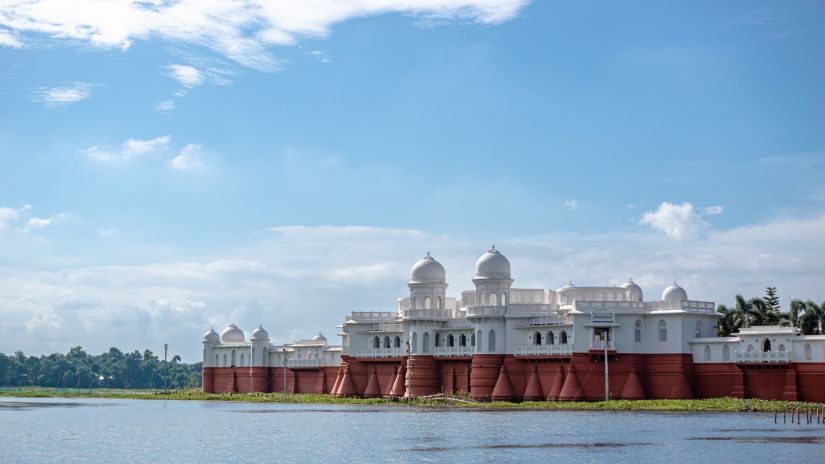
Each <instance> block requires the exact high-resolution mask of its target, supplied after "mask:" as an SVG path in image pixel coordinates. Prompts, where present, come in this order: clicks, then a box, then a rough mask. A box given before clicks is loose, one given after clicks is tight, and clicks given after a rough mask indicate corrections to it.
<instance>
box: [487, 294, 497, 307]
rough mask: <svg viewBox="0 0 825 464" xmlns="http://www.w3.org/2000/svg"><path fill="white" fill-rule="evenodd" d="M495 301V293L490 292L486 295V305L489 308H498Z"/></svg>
mask: <svg viewBox="0 0 825 464" xmlns="http://www.w3.org/2000/svg"><path fill="white" fill-rule="evenodd" d="M496 300H497V298H496V294H495V293H493V292H490V294H489V295H487V304H488V305H490V306H498V303H497V301H496Z"/></svg>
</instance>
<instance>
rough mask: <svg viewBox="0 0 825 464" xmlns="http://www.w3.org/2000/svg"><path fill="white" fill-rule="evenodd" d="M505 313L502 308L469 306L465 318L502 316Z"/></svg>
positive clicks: (505, 309) (505, 310)
mask: <svg viewBox="0 0 825 464" xmlns="http://www.w3.org/2000/svg"><path fill="white" fill-rule="evenodd" d="M506 312H507V308H506V307H504V306H470V307H468V308H467V317H479V316H504V314H505V313H506Z"/></svg>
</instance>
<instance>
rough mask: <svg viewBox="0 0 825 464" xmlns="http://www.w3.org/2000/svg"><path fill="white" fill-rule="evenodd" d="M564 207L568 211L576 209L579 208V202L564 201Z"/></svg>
mask: <svg viewBox="0 0 825 464" xmlns="http://www.w3.org/2000/svg"><path fill="white" fill-rule="evenodd" d="M564 206H566V207H568V208H569V209H577V208H578V207H579V202H578V201H576V200H564Z"/></svg>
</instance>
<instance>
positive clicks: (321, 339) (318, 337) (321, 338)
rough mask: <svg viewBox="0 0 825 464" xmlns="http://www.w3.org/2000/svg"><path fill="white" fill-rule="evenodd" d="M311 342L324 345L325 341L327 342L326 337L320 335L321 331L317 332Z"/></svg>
mask: <svg viewBox="0 0 825 464" xmlns="http://www.w3.org/2000/svg"><path fill="white" fill-rule="evenodd" d="M312 341H314V342H324V343H326V341H327V337H325V336H324V335H323V334H322V333H321V331H318V333H317V334H315V336H314V337H312Z"/></svg>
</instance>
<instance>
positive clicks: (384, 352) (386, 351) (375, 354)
mask: <svg viewBox="0 0 825 464" xmlns="http://www.w3.org/2000/svg"><path fill="white" fill-rule="evenodd" d="M402 353H403V351H402V349H401V348H359V349H358V350H357V351H356V352H355V357H356V358H400V357H401V355H402Z"/></svg>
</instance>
